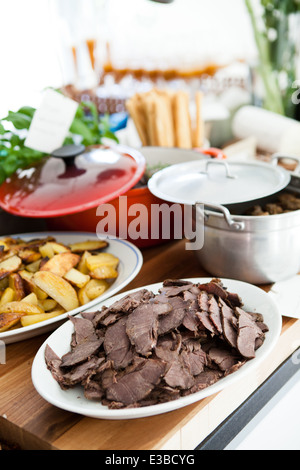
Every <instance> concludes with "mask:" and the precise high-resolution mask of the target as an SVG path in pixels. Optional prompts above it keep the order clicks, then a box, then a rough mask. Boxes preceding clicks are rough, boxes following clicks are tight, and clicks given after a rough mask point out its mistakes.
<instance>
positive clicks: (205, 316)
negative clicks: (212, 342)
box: [196, 311, 218, 335]
mask: <svg viewBox="0 0 300 470" xmlns="http://www.w3.org/2000/svg"><path fill="white" fill-rule="evenodd" d="M196 316H197V317H198V318H199V320H200V323H201V324H202V325H203V327H204V328H205V329H206V330H208V331H209V332H210V333H212V334H213V335H217V334H218V331H217V329H216V327H215V326H214V324H213V323H212V321H211V319H210V316H209V313H208V312H205V311H202V312H196Z"/></svg>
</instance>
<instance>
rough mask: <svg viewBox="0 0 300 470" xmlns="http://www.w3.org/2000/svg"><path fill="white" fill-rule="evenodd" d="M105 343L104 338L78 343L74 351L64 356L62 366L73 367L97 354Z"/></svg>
mask: <svg viewBox="0 0 300 470" xmlns="http://www.w3.org/2000/svg"><path fill="white" fill-rule="evenodd" d="M102 343H103V338H100V339H97V340H96V341H90V342H85V343H81V344H78V345H77V346H76V347H75V348H74V349H73V350H72V351H70V352H68V353H67V354H64V355H63V356H62V358H61V359H62V362H61V367H71V366H75V365H77V364H80V363H81V362H84V361H86V360H88V359H89V358H90V357H91V356H93V355H94V354H96V353H97V352H98V350H99V349H100V346H101V345H102Z"/></svg>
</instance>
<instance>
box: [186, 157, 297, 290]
mask: <svg viewBox="0 0 300 470" xmlns="http://www.w3.org/2000/svg"><path fill="white" fill-rule="evenodd" d="M279 158H280V156H279V155H275V156H274V157H273V159H272V163H273V164H277V161H278V160H279ZM284 191H289V192H292V193H298V194H299V195H300V176H299V174H298V169H297V170H295V172H294V173H293V174H291V181H290V184H289V185H288V186H287V187H286V188H285V189H284ZM274 197H275V198H276V195H272V196H271V197H269V198H264V199H261V200H256V201H251V202H248V203H242V204H235V205H234V204H232V205H230V206H228V207H226V208H225V207H222V206H218V205H215V206H211V207H210V208H207V210H205V214H204V220H205V225H204V246H203V248H202V249H201V250H199V251H197V252H196V254H197V257H198V259H199V261H200V262H201V264H202V266H203V267H204V269H206V270H207V271H208V272H209V273H212V274H213V275H215V276H218V277H229V278H235V279H239V280H242V281H245V282H250V283H253V284H269V283H273V282H277V281H281V280H284V279H288V278H289V277H292V276H294V275H296V274H298V273H299V272H300V210H297V211H293V212H289V213H285V214H278V215H268V216H245V215H232V213H234V214H239V213H240V214H245V212H246V211H247V209H248V208H249V207H251V206H253V205H254V204H257V203H265V202H268V201H272V200H273V201H274ZM206 207H207V206H206ZM199 210H201V209H200V208H199V207H198V208H197V206H195V210H194V211H193V214H194V215H193V217H199V216H200V217H203V214H199Z"/></svg>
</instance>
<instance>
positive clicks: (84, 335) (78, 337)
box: [69, 316, 98, 345]
mask: <svg viewBox="0 0 300 470" xmlns="http://www.w3.org/2000/svg"><path fill="white" fill-rule="evenodd" d="M69 319H70V320H71V322H72V323H73V325H74V335H73V337H74V344H75V345H76V344H81V343H84V342H86V341H96V340H97V339H98V336H97V334H96V332H95V328H94V325H93V323H92V322H91V321H90V320H88V319H87V318H80V317H72V316H70V317H69Z"/></svg>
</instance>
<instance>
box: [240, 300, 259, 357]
mask: <svg viewBox="0 0 300 470" xmlns="http://www.w3.org/2000/svg"><path fill="white" fill-rule="evenodd" d="M236 313H237V316H238V336H237V349H238V351H239V352H240V354H241V355H242V356H243V357H245V358H247V359H252V358H254V357H255V350H256V347H257V346H256V342H257V339H262V338H263V337H264V333H263V332H262V330H261V329H260V328H259V326H258V324H257V323H256V322H255V321H254V320H253V317H252V316H251V315H249V314H248V313H247V312H245V311H244V310H243V309H241V308H240V307H237V308H236Z"/></svg>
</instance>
